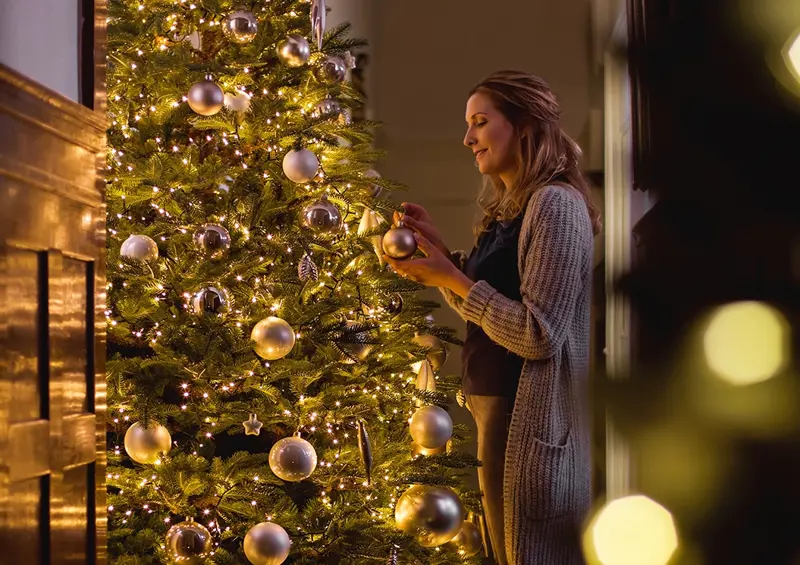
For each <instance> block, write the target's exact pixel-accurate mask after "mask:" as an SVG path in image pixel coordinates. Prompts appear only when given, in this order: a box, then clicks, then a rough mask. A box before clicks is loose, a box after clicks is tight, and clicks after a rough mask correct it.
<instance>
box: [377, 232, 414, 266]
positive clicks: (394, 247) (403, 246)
mask: <svg viewBox="0 0 800 565" xmlns="http://www.w3.org/2000/svg"><path fill="white" fill-rule="evenodd" d="M382 244H383V252H384V253H386V254H387V255H388V256H389V257H391V258H392V259H399V260H402V259H408V258H409V257H411V256H412V255H413V254H414V252H415V251H416V250H417V241H416V240H415V239H414V232H413V231H411V230H410V229H408V228H407V227H404V226H397V227H393V228H390V229H389V231H387V232H386V233H385V234H384V236H383V240H382Z"/></svg>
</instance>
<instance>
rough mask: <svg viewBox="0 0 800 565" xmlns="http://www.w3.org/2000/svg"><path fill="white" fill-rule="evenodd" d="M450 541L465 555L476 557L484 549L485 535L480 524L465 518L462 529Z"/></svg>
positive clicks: (460, 553)
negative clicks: (477, 524) (482, 533)
mask: <svg viewBox="0 0 800 565" xmlns="http://www.w3.org/2000/svg"><path fill="white" fill-rule="evenodd" d="M450 543H451V544H452V545H453V546H455V548H456V551H457V552H458V554H459V555H461V556H463V557H474V556H475V555H478V552H480V550H482V549H483V537H482V536H481V530H480V528H479V527H478V526H476V525H475V524H473V523H472V522H469V521H467V520H464V523H463V524H461V531H460V532H458V534H457V535H456V537H454V538H453V539H452V540H451V541H450Z"/></svg>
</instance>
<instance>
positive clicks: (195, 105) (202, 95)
mask: <svg viewBox="0 0 800 565" xmlns="http://www.w3.org/2000/svg"><path fill="white" fill-rule="evenodd" d="M186 97H187V99H188V101H189V107H190V108H191V109H192V110H194V112H195V113H197V114H200V115H201V116H213V115H214V114H216V113H217V112H219V111H220V110H221V109H222V106H223V104H225V93H224V92H223V91H222V88H220V86H219V85H218V84H216V83H215V82H213V81H210V80H201V81H199V82H196V83H194V84H193V85H192V86H191V87H189V94H187V96H186Z"/></svg>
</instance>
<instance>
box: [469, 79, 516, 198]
mask: <svg viewBox="0 0 800 565" xmlns="http://www.w3.org/2000/svg"><path fill="white" fill-rule="evenodd" d="M466 120H467V134H466V135H465V136H464V145H466V146H467V147H469V148H470V149H471V150H472V153H473V155H475V162H476V163H477V165H478V170H479V171H480V172H481V173H483V174H484V175H497V176H500V177H501V179H502V178H503V177H508V178H511V179H513V178H514V175H515V174H516V169H517V165H516V161H515V159H514V153H513V148H514V126H513V125H511V122H509V121H508V120H507V119H506V117H505V116H504V115H503V114H502V113H501V112H500V111H499V110H498V109H497V108H496V107H495V106H494V104H493V103H492V100H491V98H489V96H487V95H486V94H485V93H483V92H476V93H475V94H473V95H472V96H470V98H469V100H467V111H466ZM503 182H504V183H506V182H507V181H506V180H505V179H503Z"/></svg>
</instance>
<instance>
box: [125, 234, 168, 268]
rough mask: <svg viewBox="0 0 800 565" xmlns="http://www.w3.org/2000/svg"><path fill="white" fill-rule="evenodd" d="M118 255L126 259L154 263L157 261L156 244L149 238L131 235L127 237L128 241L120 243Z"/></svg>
mask: <svg viewBox="0 0 800 565" xmlns="http://www.w3.org/2000/svg"><path fill="white" fill-rule="evenodd" d="M119 254H120V255H122V256H123V257H127V258H128V259H138V260H139V261H155V260H156V259H158V245H156V242H155V241H154V240H153V239H152V238H151V237H149V236H146V235H142V234H131V235H129V236H128V239H126V240H125V241H123V242H122V246H121V247H120V249H119Z"/></svg>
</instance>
